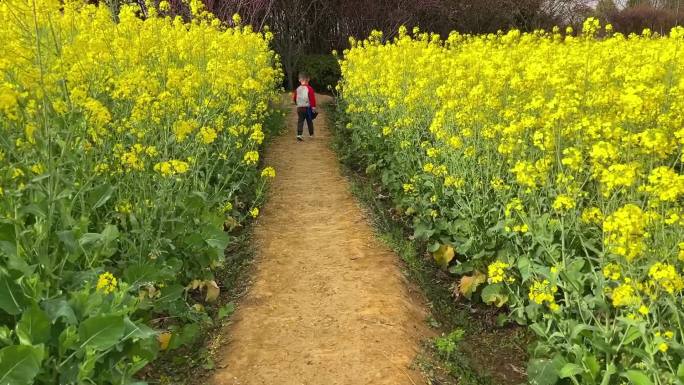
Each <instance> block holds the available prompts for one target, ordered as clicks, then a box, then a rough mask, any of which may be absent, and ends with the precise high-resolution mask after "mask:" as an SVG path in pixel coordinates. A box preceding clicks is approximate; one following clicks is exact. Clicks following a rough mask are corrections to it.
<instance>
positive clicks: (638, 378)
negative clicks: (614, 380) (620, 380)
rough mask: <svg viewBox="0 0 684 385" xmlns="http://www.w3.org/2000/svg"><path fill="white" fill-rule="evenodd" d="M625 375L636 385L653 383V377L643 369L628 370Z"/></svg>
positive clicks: (651, 384) (650, 384)
mask: <svg viewBox="0 0 684 385" xmlns="http://www.w3.org/2000/svg"><path fill="white" fill-rule="evenodd" d="M624 376H625V377H627V378H628V379H629V382H631V383H632V384H634V385H653V382H652V381H651V379H650V378H648V376H647V375H646V373H644V372H642V371H641V370H628V371H627V373H625V374H624Z"/></svg>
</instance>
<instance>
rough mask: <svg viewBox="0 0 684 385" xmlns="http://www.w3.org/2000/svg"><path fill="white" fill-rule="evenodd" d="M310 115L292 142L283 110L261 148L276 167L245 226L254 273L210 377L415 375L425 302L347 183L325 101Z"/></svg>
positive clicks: (327, 383)
mask: <svg viewBox="0 0 684 385" xmlns="http://www.w3.org/2000/svg"><path fill="white" fill-rule="evenodd" d="M319 97H320V98H321V100H322V101H323V102H329V101H330V99H329V98H325V97H324V96H319ZM315 123H316V137H315V138H313V139H310V138H308V137H307V136H306V134H305V141H304V142H297V141H295V135H294V133H295V128H294V127H295V125H296V116H294V114H291V115H290V117H289V120H288V124H289V125H288V131H287V132H286V133H285V134H283V135H281V136H280V137H279V138H277V139H276V141H275V143H273V144H272V145H271V147H270V149H269V152H268V156H267V163H268V164H269V165H273V166H274V167H275V168H276V172H277V177H276V178H275V180H274V182H273V184H272V186H271V189H270V192H269V194H270V195H269V199H268V202H267V203H266V206H265V207H264V209H263V210H262V216H261V217H260V218H259V220H258V223H257V225H256V228H255V242H256V247H257V257H256V260H255V264H256V269H255V270H256V272H255V276H254V278H253V282H252V285H251V288H250V289H249V292H248V294H247V295H246V296H245V298H244V299H243V300H242V301H241V303H240V304H239V306H238V310H237V312H236V314H235V315H234V319H233V322H232V324H231V325H230V326H228V327H227V330H226V333H227V339H228V342H227V344H225V346H224V347H223V348H222V349H223V351H222V352H221V353H220V357H219V361H218V365H217V367H218V369H217V371H216V372H215V375H214V376H213V378H212V381H211V383H212V384H213V385H237V384H240V385H257V384H259V385H290V384H291V385H295V384H296V385H364V384H387V385H402V384H407V385H414V384H423V383H424V381H423V380H422V379H421V377H420V374H419V373H418V372H417V371H414V370H412V369H411V368H410V366H411V363H412V361H413V359H414V357H415V355H416V354H417V352H418V351H419V349H420V341H421V340H422V339H423V338H425V337H426V336H427V335H429V333H430V331H429V330H428V328H427V326H425V317H426V313H425V311H424V308H423V306H422V304H421V301H420V300H419V299H418V298H417V297H418V296H417V294H416V293H415V292H413V291H412V290H411V289H410V286H409V283H408V282H407V281H406V279H405V278H404V276H403V275H402V274H401V272H400V268H399V266H398V261H399V258H398V257H397V256H395V255H394V254H393V253H392V252H391V251H390V250H389V249H388V248H387V247H386V246H385V245H383V244H382V243H381V242H380V241H378V240H376V239H375V238H374V234H373V230H372V229H371V227H370V226H369V224H368V223H367V222H366V220H365V218H364V214H363V212H362V210H361V209H360V208H359V207H358V206H357V203H356V201H355V200H354V198H353V196H352V195H351V193H350V192H349V189H348V185H347V182H346V180H345V179H344V178H343V177H342V175H341V174H340V170H339V166H338V162H337V159H336V157H335V155H334V153H333V152H332V150H331V149H330V148H329V144H330V136H331V135H330V133H329V131H328V129H327V127H326V126H325V123H326V117H325V111H321V115H320V116H319V117H318V119H316V121H315ZM305 131H306V130H305Z"/></svg>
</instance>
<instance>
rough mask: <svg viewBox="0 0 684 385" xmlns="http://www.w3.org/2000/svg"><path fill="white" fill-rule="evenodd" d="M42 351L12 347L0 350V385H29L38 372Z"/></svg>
mask: <svg viewBox="0 0 684 385" xmlns="http://www.w3.org/2000/svg"><path fill="white" fill-rule="evenodd" d="M41 361H43V349H42V348H39V347H34V346H27V345H12V346H7V347H5V348H2V349H0V385H30V384H33V379H34V378H35V377H36V375H37V374H38V372H39V371H40V363H41Z"/></svg>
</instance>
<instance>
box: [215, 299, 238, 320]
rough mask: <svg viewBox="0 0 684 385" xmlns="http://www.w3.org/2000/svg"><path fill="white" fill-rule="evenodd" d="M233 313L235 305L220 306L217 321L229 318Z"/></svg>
mask: <svg viewBox="0 0 684 385" xmlns="http://www.w3.org/2000/svg"><path fill="white" fill-rule="evenodd" d="M234 312H235V304H234V303H232V302H231V303H229V304H227V305H226V306H222V307H221V308H219V311H218V319H224V318H226V317H230V316H231V315H232V314H233V313H234Z"/></svg>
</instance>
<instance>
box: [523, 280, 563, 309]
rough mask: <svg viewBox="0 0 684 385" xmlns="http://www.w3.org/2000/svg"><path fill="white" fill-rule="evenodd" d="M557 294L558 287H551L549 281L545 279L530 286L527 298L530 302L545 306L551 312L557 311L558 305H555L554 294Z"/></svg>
mask: <svg viewBox="0 0 684 385" xmlns="http://www.w3.org/2000/svg"><path fill="white" fill-rule="evenodd" d="M556 292H558V286H556V285H551V283H550V282H549V280H547V279H545V280H543V281H536V282H534V283H533V284H532V286H530V292H529V293H528V295H527V296H528V298H529V299H530V301H532V302H534V303H536V304H539V305H543V304H545V303H546V304H547V305H548V306H549V309H550V310H552V311H557V310H558V309H559V305H558V304H557V303H556V299H555V294H556Z"/></svg>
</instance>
